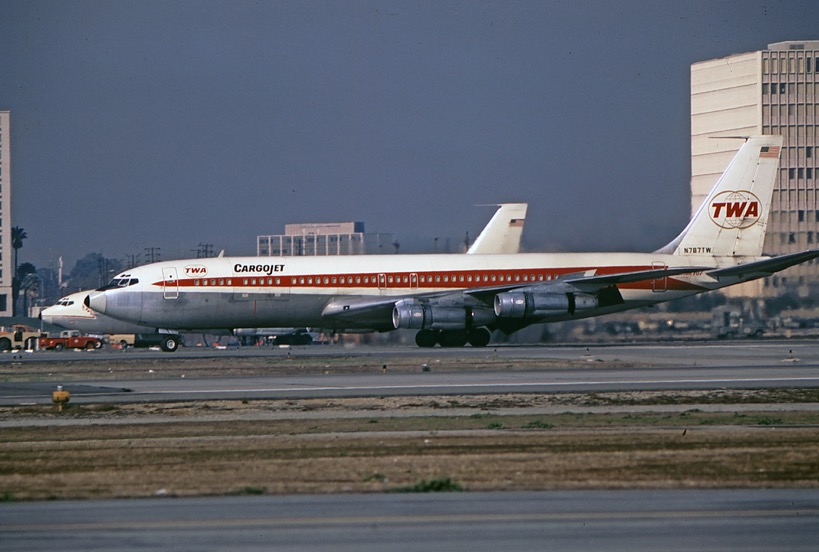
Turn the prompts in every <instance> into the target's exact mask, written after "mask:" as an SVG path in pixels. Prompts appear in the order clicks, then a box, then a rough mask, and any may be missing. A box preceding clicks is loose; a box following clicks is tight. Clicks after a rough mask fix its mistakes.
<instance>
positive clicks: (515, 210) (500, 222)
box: [467, 203, 529, 255]
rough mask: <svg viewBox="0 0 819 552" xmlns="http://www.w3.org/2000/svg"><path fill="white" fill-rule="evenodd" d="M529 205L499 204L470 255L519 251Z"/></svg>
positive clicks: (471, 249) (469, 252) (471, 248)
mask: <svg viewBox="0 0 819 552" xmlns="http://www.w3.org/2000/svg"><path fill="white" fill-rule="evenodd" d="M528 206H529V204H528V203H501V204H499V205H498V210H497V211H495V214H494V215H493V216H492V219H491V220H490V221H489V222H488V223H487V225H486V227H484V229H483V231H482V232H481V233H480V235H479V236H478V238H477V239H476V240H475V243H473V244H472V247H470V248H469V250H468V251H467V253H468V254H470V255H483V254H489V253H518V252H519V251H520V238H521V236H522V234H523V224H524V223H525V222H526V209H527V207H528Z"/></svg>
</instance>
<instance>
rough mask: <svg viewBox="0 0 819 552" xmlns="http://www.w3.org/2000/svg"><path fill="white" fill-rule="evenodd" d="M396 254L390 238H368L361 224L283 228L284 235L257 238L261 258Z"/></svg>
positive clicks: (306, 224) (294, 225) (308, 225)
mask: <svg viewBox="0 0 819 552" xmlns="http://www.w3.org/2000/svg"><path fill="white" fill-rule="evenodd" d="M378 253H398V244H397V243H396V242H395V237H394V236H393V234H381V233H376V234H371V233H370V234H368V233H366V232H365V231H364V223H363V222H327V223H304V224H286V225H285V227H284V234H273V235H269V236H257V237H256V254H257V255H258V256H260V257H279V256H284V257H287V256H293V255H365V254H378Z"/></svg>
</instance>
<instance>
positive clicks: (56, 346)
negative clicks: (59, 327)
mask: <svg viewBox="0 0 819 552" xmlns="http://www.w3.org/2000/svg"><path fill="white" fill-rule="evenodd" d="M39 346H40V349H53V350H55V351H62V350H63V349H88V350H92V349H99V348H101V347H102V340H100V339H99V338H98V337H93V336H90V335H82V334H81V333H80V332H78V331H77V330H63V331H61V332H60V335H59V336H54V337H52V336H49V335H47V334H44V335H42V336H41V337H40V339H39Z"/></svg>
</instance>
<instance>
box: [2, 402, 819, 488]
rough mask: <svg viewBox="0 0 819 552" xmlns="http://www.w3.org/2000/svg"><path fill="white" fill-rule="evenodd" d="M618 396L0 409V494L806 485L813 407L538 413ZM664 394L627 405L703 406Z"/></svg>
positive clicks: (816, 449) (818, 430)
mask: <svg viewBox="0 0 819 552" xmlns="http://www.w3.org/2000/svg"><path fill="white" fill-rule="evenodd" d="M770 392H771V393H776V397H777V398H778V399H782V398H783V397H792V398H797V397H799V396H801V395H800V394H801V390H790V391H789V392H788V390H774V391H770ZM691 393H692V394H696V393H697V392H691ZM743 393H745V392H743ZM747 393H757V392H747ZM620 395H622V394H598V395H595V396H594V397H589V396H585V395H580V394H577V395H568V394H567V395H565V396H559V397H554V396H552V395H548V396H541V395H505V396H460V397H396V398H390V399H338V400H331V401H326V400H320V399H309V400H293V401H217V402H213V403H207V404H205V403H201V402H186V403H154V404H136V405H133V404H127V405H119V406H108V405H83V406H79V407H77V406H74V407H71V408H69V409H68V410H67V411H66V412H64V413H63V414H57V413H55V412H54V410H53V409H52V408H51V407H25V408H23V407H18V408H4V409H2V410H0V415H1V417H2V421H3V429H2V433H0V498H3V499H5V500H27V499H52V498H91V497H137V496H153V495H179V496H190V495H212V494H259V493H316V492H318V493H325V492H341V491H356V492H385V491H393V490H397V489H402V488H413V487H414V486H417V485H418V483H419V482H422V481H447V480H448V481H451V482H453V484H454V485H457V486H458V487H460V488H463V489H465V490H506V489H508V490H513V489H514V490H524V489H526V490H534V489H562V488H617V487H620V488H625V487H628V488H638V487H726V486H727V487H772V486H776V487H790V486H811V487H814V486H817V485H818V484H819V464H817V462H816V458H817V457H819V405H817V404H808V405H805V404H804V403H802V404H793V405H792V408H784V409H782V410H780V411H774V412H771V411H770V410H754V408H753V407H745V408H744V409H743V410H742V411H741V412H731V411H730V408H728V409H725V410H724V411H723V410H720V411H709V410H708V409H707V408H705V405H704V404H701V405H700V406H701V407H700V408H688V407H685V406H683V407H677V408H676V409H674V410H671V411H662V410H658V411H651V410H648V411H638V410H635V409H633V408H632V409H625V410H623V411H619V412H614V411H610V412H606V411H600V412H598V411H588V412H555V411H549V412H551V413H544V412H545V411H540V410H537V409H539V408H543V407H545V406H546V405H551V406H554V401H558V402H562V405H559V408H569V407H571V406H574V407H577V406H578V405H583V404H588V403H594V404H595V405H597V404H599V402H600V401H601V400H603V401H604V402H605V401H614V402H619V401H622V400H624V398H623V397H621V396H620ZM666 395H669V396H665V397H663V396H647V397H640V396H639V394H637V395H635V394H631V393H629V394H628V400H629V401H632V400H637V402H641V403H645V402H646V401H654V402H655V403H674V404H679V402H680V401H683V400H688V401H693V400H694V399H697V400H702V396H699V395H697V396H696V397H695V396H693V395H691V394H686V393H682V394H680V393H673V394H670V393H667V394H666ZM670 395H673V396H670ZM680 395H682V398H681V397H680ZM686 395H688V396H686ZM745 398H746V399H749V397H745ZM712 399H714V400H715V401H717V402H718V401H720V400H722V399H724V397H721V396H719V395H717V396H716V397H712ZM797 406H798V407H799V408H796V407H797ZM470 412H471V413H470Z"/></svg>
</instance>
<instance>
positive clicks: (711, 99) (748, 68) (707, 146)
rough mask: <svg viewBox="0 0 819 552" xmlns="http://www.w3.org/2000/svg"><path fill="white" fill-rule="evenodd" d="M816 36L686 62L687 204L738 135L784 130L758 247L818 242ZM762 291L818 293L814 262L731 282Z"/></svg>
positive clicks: (772, 250) (710, 180)
mask: <svg viewBox="0 0 819 552" xmlns="http://www.w3.org/2000/svg"><path fill="white" fill-rule="evenodd" d="M818 62H819V40H808V41H804V40H803V41H788V42H777V43H775V44H769V45H768V48H767V49H766V50H760V51H756V52H748V53H744V54H736V55H731V56H728V57H725V58H720V59H712V60H708V61H702V62H698V63H695V64H693V65H692V66H691V208H692V212H694V211H696V210H697V209H698V208H699V206H700V204H701V203H702V202H703V200H704V199H705V197H706V195H707V194H708V192H709V190H710V189H711V188H712V186H713V185H714V183H715V182H716V179H717V178H718V177H719V175H720V174H721V173H722V171H723V169H724V168H725V167H726V166H727V165H728V163H729V162H730V160H731V158H732V157H733V155H734V153H735V152H736V151H737V150H738V149H739V147H740V145H741V144H742V141H741V140H736V139H723V138H719V139H717V138H716V137H726V136H747V135H750V134H781V135H782V136H784V138H785V140H784V147H783V149H782V153H781V157H780V164H779V175H778V177H777V181H776V183H775V185H774V195H773V202H772V205H771V214H770V217H769V219H768V228H767V235H766V239H765V247H764V251H765V253H766V254H770V255H778V254H783V253H794V252H797V251H803V250H805V249H813V248H817V247H819V194H817V187H819V152H817V142H818V141H819V63H818ZM736 287H737V291H738V292H739V293H744V294H748V295H756V294H762V295H765V296H773V295H781V294H782V293H784V292H786V291H790V292H796V293H798V294H799V295H800V296H808V295H812V296H814V297H819V263H817V261H816V260H814V261H810V262H808V263H804V264H801V265H798V266H796V267H794V268H791V269H789V270H787V271H784V272H781V273H779V274H778V275H776V276H773V277H771V278H767V279H765V280H763V281H758V282H751V283H749V284H746V285H744V286H736Z"/></svg>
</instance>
